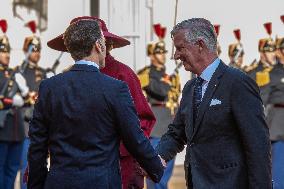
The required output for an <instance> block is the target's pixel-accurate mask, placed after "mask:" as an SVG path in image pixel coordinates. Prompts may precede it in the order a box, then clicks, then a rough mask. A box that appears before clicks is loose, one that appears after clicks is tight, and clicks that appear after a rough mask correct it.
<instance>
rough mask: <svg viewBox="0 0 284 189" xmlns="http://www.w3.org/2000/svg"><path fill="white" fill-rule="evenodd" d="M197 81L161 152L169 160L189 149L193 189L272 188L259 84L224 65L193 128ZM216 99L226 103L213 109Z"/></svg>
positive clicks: (187, 168) (189, 181)
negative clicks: (212, 101) (212, 103)
mask: <svg viewBox="0 0 284 189" xmlns="http://www.w3.org/2000/svg"><path fill="white" fill-rule="evenodd" d="M194 82H195V79H193V80H192V81H189V82H188V83H187V84H186V85H185V87H184V90H183V96H182V100H181V105H180V108H179V110H178V112H177V115H176V117H175V119H174V121H173V123H172V124H170V125H169V129H168V132H167V133H166V134H165V135H164V136H163V137H162V139H161V142H160V144H159V145H158V147H157V150H158V152H159V154H160V155H161V156H162V157H163V158H164V159H166V160H170V159H171V158H173V157H174V156H175V155H176V153H178V152H180V151H182V150H183V148H184V145H187V149H186V158H185V171H186V180H187V184H188V187H189V188H194V189H246V188H250V189H251V188H255V189H270V188H271V154H270V141H269V132H268V127H267V125H266V123H265V120H264V112H263V105H262V101H261V98H260V95H259V89H258V87H257V85H256V83H255V82H254V81H253V80H252V79H251V78H249V77H248V76H247V75H246V74H245V73H242V72H241V71H239V70H237V69H235V68H230V67H228V66H226V65H225V64H224V63H222V62H221V63H220V65H219V66H218V68H217V70H216V71H215V73H214V74H213V76H212V78H211V80H210V82H209V85H208V88H207V90H206V92H205V94H204V97H203V100H202V103H201V105H200V108H199V114H198V117H197V120H196V124H195V125H193V123H192V117H193V115H192V100H193V99H192V97H193V85H194ZM211 99H218V100H220V101H221V104H218V105H215V106H210V102H211Z"/></svg>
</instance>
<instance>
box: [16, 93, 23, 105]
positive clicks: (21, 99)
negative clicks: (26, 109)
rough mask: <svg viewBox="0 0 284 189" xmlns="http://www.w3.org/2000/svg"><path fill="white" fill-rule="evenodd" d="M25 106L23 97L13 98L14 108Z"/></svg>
mask: <svg viewBox="0 0 284 189" xmlns="http://www.w3.org/2000/svg"><path fill="white" fill-rule="evenodd" d="M23 105H24V99H23V98H22V97H21V95H18V94H15V95H14V96H13V106H15V107H22V106H23Z"/></svg>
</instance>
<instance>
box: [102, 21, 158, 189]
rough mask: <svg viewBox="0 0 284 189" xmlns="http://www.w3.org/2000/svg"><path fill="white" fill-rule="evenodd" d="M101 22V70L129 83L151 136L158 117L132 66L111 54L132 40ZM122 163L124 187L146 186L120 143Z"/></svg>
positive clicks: (136, 164) (131, 188)
mask: <svg viewBox="0 0 284 189" xmlns="http://www.w3.org/2000/svg"><path fill="white" fill-rule="evenodd" d="M101 23H102V30H103V33H104V36H105V38H106V48H107V56H106V59H105V68H103V69H102V70H101V72H102V73H104V74H106V75H109V76H111V77H113V78H116V79H119V80H122V81H124V82H126V83H127V85H128V87H129V90H130V93H131V95H132V98H133V101H134V104H135V108H136V111H137V113H138V117H139V119H140V125H141V129H142V130H143V132H144V134H145V135H146V136H147V137H149V135H150V132H151V130H152V128H153V126H154V124H155V121H156V119H155V117H154V114H153V112H152V110H151V108H150V106H149V105H148V102H147V100H146V98H145V96H144V95H143V92H142V89H141V86H140V81H139V79H138V78H137V76H136V74H135V73H134V71H133V70H132V69H131V68H129V67H128V66H127V65H125V64H123V63H121V62H119V61H117V60H115V59H114V57H112V56H111V55H110V51H111V50H112V49H113V48H119V47H123V46H125V45H129V44H130V42H129V41H128V40H126V39H123V38H121V37H118V36H114V35H109V33H108V31H107V28H106V27H105V24H104V22H103V21H101ZM106 32H107V33H106ZM122 111H123V110H122ZM120 165H121V175H122V183H123V189H142V188H143V187H144V175H143V171H142V170H141V168H140V166H139V164H138V163H137V162H136V160H135V159H134V158H133V157H132V156H131V155H130V154H129V152H128V151H127V150H126V148H125V147H124V145H123V144H121V145H120Z"/></svg>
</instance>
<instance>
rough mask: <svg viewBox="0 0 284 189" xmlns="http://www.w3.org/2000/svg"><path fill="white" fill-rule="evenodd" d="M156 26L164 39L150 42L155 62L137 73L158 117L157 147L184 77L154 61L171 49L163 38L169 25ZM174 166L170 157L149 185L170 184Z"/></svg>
mask: <svg viewBox="0 0 284 189" xmlns="http://www.w3.org/2000/svg"><path fill="white" fill-rule="evenodd" d="M154 29H155V33H156V34H157V36H158V37H159V39H160V41H159V42H156V43H150V44H149V45H148V46H147V55H148V56H150V58H151V65H150V66H146V67H145V68H143V69H142V70H140V71H138V74H137V75H138V78H139V80H140V83H141V87H142V89H143V91H144V94H145V96H146V97H147V100H148V102H149V103H150V105H151V108H152V111H153V113H154V115H155V117H156V124H155V125H154V128H153V130H152V132H151V134H150V141H151V144H152V146H153V147H154V148H155V147H156V146H157V144H158V142H159V141H160V138H161V137H162V135H163V134H164V133H166V131H167V129H168V125H169V124H170V123H172V120H173V117H174V114H175V111H176V109H177V108H178V100H179V95H180V79H179V75H178V73H177V72H176V73H174V74H172V75H167V74H166V67H165V66H164V63H165V62H163V63H162V62H160V63H159V66H158V65H157V63H155V64H154V62H153V61H156V62H158V61H159V60H158V56H163V55H165V53H166V52H167V51H166V49H165V43H164V41H163V38H164V35H165V33H164V32H165V28H162V27H161V26H160V25H159V24H157V25H154ZM176 71H177V69H176ZM173 166H174V160H171V161H169V162H168V164H167V168H166V169H165V173H164V176H163V177H162V179H161V181H160V183H157V184H155V183H153V182H152V181H151V180H149V179H147V188H148V189H154V188H161V189H165V188H167V183H168V181H169V179H170V176H171V174H172V171H173Z"/></svg>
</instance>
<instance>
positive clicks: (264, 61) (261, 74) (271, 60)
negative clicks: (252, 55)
mask: <svg viewBox="0 0 284 189" xmlns="http://www.w3.org/2000/svg"><path fill="white" fill-rule="evenodd" d="M264 27H265V29H266V32H267V33H268V34H269V37H268V38H264V39H260V40H259V43H258V51H259V53H260V60H259V61H258V62H257V61H254V62H253V63H252V64H251V65H249V66H245V67H244V71H245V72H246V73H247V74H248V75H249V76H250V77H251V78H252V79H254V80H255V81H256V83H257V85H258V86H259V87H264V86H265V85H267V84H269V82H270V71H271V70H272V68H273V65H275V63H276V54H275V50H276V46H275V41H274V40H273V39H272V38H271V33H272V24H271V23H270V22H268V23H265V24H264Z"/></svg>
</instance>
